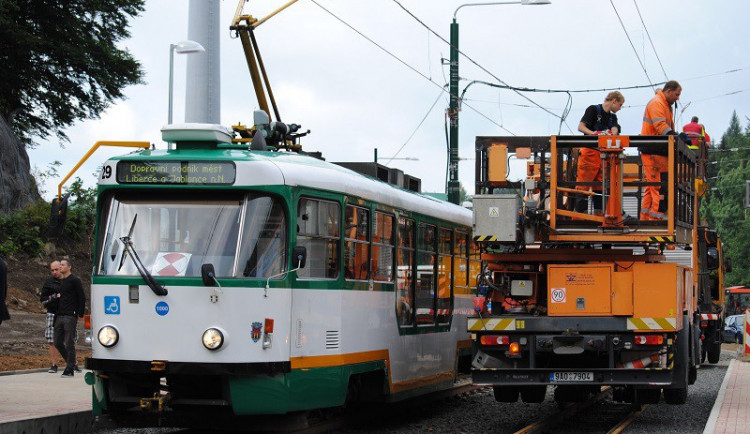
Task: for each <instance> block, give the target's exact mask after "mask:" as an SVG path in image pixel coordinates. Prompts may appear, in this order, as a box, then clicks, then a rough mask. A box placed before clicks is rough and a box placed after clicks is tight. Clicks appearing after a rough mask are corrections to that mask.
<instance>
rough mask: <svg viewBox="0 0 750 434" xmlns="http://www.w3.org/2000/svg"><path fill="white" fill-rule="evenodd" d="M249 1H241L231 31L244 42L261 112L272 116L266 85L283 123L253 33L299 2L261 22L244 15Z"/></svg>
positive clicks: (284, 7)
mask: <svg viewBox="0 0 750 434" xmlns="http://www.w3.org/2000/svg"><path fill="white" fill-rule="evenodd" d="M247 1H248V0H239V3H238V4H237V9H236V11H235V13H234V19H233V20H232V26H231V27H230V30H234V31H236V32H237V35H238V36H239V37H240V41H241V42H242V48H243V49H244V51H245V58H246V59H247V66H248V68H249V69H250V77H251V79H252V81H253V88H254V89H255V96H256V97H257V99H258V106H259V107H260V109H261V110H263V111H265V112H266V113H268V114H269V115H270V114H271V112H270V111H269V109H268V101H266V93H265V91H264V89H263V85H264V84H265V89H266V90H268V99H270V101H271V105H272V106H273V112H274V114H275V115H276V120H277V121H279V122H281V116H280V115H279V108H278V106H277V105H276V99H275V98H274V96H273V91H272V90H271V83H270V81H269V80H268V74H267V73H266V68H265V66H264V65H263V58H262V57H261V56H260V50H259V49H258V42H257V41H256V40H255V34H254V33H253V31H254V30H255V29H256V28H257V27H258V26H260V25H261V24H263V23H264V22H266V21H268V20H269V19H270V18H271V17H273V16H274V15H276V14H278V13H279V12H281V11H283V10H284V9H286V8H288V7H289V6H291V5H293V4H294V3H296V2H297V1H298V0H291V1H289V2H287V3H286V4H285V5H283V6H281V7H280V8H278V9H276V10H275V11H273V12H271V13H270V14H269V15H268V16H266V17H265V18H262V19H260V20H258V19H256V18H254V17H253V16H251V15H243V14H242V10H243V8H244V6H245V2H247ZM243 22H244V24H243ZM261 80H262V82H261Z"/></svg>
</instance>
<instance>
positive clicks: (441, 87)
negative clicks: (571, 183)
mask: <svg viewBox="0 0 750 434" xmlns="http://www.w3.org/2000/svg"><path fill="white" fill-rule="evenodd" d="M310 1H311V2H312V3H313V4H315V5H316V6H317V7H319V8H321V9H323V10H324V11H325V12H326V13H328V14H329V15H331V16H332V17H333V18H335V19H336V20H338V21H339V22H340V23H342V24H343V25H345V26H347V27H349V29H351V30H352V31H354V32H355V33H357V34H358V35H360V36H362V37H363V38H365V39H366V40H367V41H368V42H370V43H371V44H373V45H375V46H376V47H378V48H380V49H381V50H382V51H383V52H385V53H386V54H388V55H389V56H391V57H393V58H394V59H396V60H397V61H398V62H399V63H401V64H402V65H404V66H406V67H407V68H409V69H411V70H412V71H414V72H416V73H417V74H418V75H419V76H420V77H422V78H424V79H425V80H427V81H429V82H430V83H432V84H434V85H435V86H437V87H439V88H440V89H442V90H443V92H446V93H447V94H449V95H450V91H449V90H445V89H444V87H443V86H441V85H440V84H438V83H436V82H435V81H434V80H432V79H431V78H430V77H428V76H426V75H425V74H424V73H422V72H420V71H419V70H418V69H416V68H414V67H413V66H411V65H409V64H408V63H407V62H406V61H404V60H403V59H401V58H400V57H398V56H396V55H395V54H393V53H391V52H390V51H388V50H387V49H386V48H385V47H383V46H382V45H380V44H378V43H377V42H375V41H374V40H373V39H372V38H370V37H369V36H367V35H365V34H364V33H362V32H360V31H359V30H358V29H356V28H355V27H354V26H352V25H351V24H349V23H347V22H346V21H344V19H343V18H341V17H339V16H338V15H336V14H334V13H333V12H332V11H330V10H329V9H327V8H326V7H325V6H323V5H321V4H320V3H318V2H317V1H316V0H310ZM466 107H468V108H469V109H471V110H472V111H473V112H474V113H477V114H478V115H480V116H482V117H483V118H485V119H487V120H488V121H490V122H491V123H493V124H495V125H496V126H497V127H499V128H500V129H502V130H504V131H506V132H507V133H508V134H511V135H513V136H515V135H516V134H515V133H514V132H512V131H510V130H509V129H507V128H505V127H504V126H502V125H500V124H498V123H497V122H495V121H494V120H492V119H491V118H490V117H489V116H487V115H485V114H484V113H482V112H480V111H479V110H477V109H476V108H474V107H472V106H470V105H469V104H466ZM552 114H553V115H554V113H552ZM555 116H557V115H555Z"/></svg>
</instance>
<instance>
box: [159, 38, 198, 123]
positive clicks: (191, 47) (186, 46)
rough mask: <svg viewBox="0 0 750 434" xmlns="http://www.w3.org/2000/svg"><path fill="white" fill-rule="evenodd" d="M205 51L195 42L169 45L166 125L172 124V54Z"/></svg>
mask: <svg viewBox="0 0 750 434" xmlns="http://www.w3.org/2000/svg"><path fill="white" fill-rule="evenodd" d="M203 51H206V49H205V48H203V45H201V44H199V43H197V42H195V41H180V42H178V43H176V44H169V112H168V113H169V114H168V116H167V123H168V124H171V123H172V93H173V89H172V88H173V87H174V53H175V52H176V53H177V54H191V53H201V52H203Z"/></svg>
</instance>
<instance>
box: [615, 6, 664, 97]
mask: <svg viewBox="0 0 750 434" xmlns="http://www.w3.org/2000/svg"><path fill="white" fill-rule="evenodd" d="M609 4H611V5H612V9H614V10H615V15H617V19H618V20H619V21H620V26H622V31H623V32H625V37H627V38H628V42H630V46H631V47H633V53H635V58H636V59H638V63H640V65H641V68H643V73H644V74H646V79H648V82H649V83H653V82H654V81H653V80H651V77H650V76H649V75H648V71H646V65H644V64H643V62H642V61H641V56H639V55H638V50H637V49H636V48H635V45H634V44H633V40H632V39H630V35H629V34H628V29H626V28H625V23H623V22H622V18H621V17H620V13H619V12H618V11H617V7H615V3H614V2H613V1H612V0H609ZM651 89H654V86H653V85H652V86H651Z"/></svg>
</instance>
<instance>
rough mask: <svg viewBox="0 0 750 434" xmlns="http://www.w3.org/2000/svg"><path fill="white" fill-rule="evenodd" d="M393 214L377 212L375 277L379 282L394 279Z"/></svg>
mask: <svg viewBox="0 0 750 434" xmlns="http://www.w3.org/2000/svg"><path fill="white" fill-rule="evenodd" d="M393 235H394V232H393V216H391V215H388V214H383V213H382V212H375V226H374V228H373V235H372V269H373V279H374V280H376V281H379V282H392V281H393V259H394V258H393V253H394V249H395V247H394V245H393V244H394V243H393Z"/></svg>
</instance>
